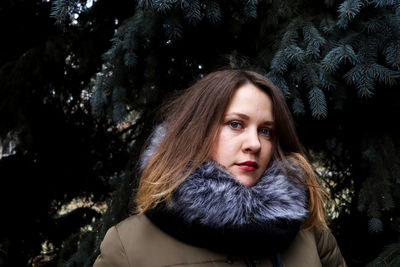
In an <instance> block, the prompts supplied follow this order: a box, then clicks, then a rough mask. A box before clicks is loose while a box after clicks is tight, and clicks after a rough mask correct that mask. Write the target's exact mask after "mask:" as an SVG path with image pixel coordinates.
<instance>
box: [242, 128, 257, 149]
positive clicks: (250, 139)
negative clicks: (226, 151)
mask: <svg viewBox="0 0 400 267" xmlns="http://www.w3.org/2000/svg"><path fill="white" fill-rule="evenodd" d="M246 130H247V131H246V134H245V135H244V140H243V146H242V150H243V152H245V153H257V152H259V151H260V149H261V142H260V139H259V136H258V130H257V129H250V128H248V129H246Z"/></svg>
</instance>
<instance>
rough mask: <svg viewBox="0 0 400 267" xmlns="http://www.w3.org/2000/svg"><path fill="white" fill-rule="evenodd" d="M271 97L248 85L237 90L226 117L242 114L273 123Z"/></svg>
mask: <svg viewBox="0 0 400 267" xmlns="http://www.w3.org/2000/svg"><path fill="white" fill-rule="evenodd" d="M272 108H273V106H272V100H271V97H270V96H269V95H268V94H267V93H266V92H264V91H262V90H261V89H260V88H258V87H256V86H255V85H253V84H250V83H247V84H244V85H242V86H240V87H239V88H238V89H236V91H235V93H234V94H233V97H232V99H231V101H230V102H229V104H228V107H227V109H226V111H225V115H226V116H227V115H232V114H235V113H242V114H244V115H247V116H250V117H252V118H256V119H258V120H263V121H273V119H274V118H273V110H272Z"/></svg>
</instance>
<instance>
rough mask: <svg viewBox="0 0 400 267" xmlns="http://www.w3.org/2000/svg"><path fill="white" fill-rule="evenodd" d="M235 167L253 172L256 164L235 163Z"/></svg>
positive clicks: (256, 166)
mask: <svg viewBox="0 0 400 267" xmlns="http://www.w3.org/2000/svg"><path fill="white" fill-rule="evenodd" d="M236 165H237V166H238V167H239V168H240V169H242V170H245V171H255V170H256V169H257V168H258V164H257V162H255V161H244V162H240V163H236Z"/></svg>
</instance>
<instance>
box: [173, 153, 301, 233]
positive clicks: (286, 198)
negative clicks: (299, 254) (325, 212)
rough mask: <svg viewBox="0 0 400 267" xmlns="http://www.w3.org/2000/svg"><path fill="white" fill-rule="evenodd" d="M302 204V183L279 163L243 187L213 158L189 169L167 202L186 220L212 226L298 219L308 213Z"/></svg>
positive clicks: (238, 225)
mask: <svg viewBox="0 0 400 267" xmlns="http://www.w3.org/2000/svg"><path fill="white" fill-rule="evenodd" d="M306 207H307V194H306V190H305V187H304V186H302V185H299V184H296V183H294V182H292V180H291V179H290V178H288V177H286V176H285V175H284V174H283V173H282V171H281V169H280V167H279V163H275V164H272V166H270V167H269V168H268V169H267V170H266V171H265V172H264V174H263V176H262V177H261V179H260V181H259V182H258V183H257V184H256V185H254V186H253V187H246V186H244V185H242V184H241V183H240V182H239V181H237V180H236V179H235V178H234V177H233V176H232V175H231V174H230V173H229V172H227V171H226V170H225V168H224V167H222V166H221V165H219V164H217V163H216V162H214V161H208V162H206V163H204V164H203V165H202V166H200V167H199V168H198V169H197V170H196V171H195V172H193V173H192V174H191V175H190V176H189V177H188V178H187V179H186V180H185V181H184V182H183V183H182V184H181V185H180V186H179V187H178V188H177V189H176V190H175V191H174V193H173V196H172V199H171V201H169V202H168V205H167V209H169V210H173V211H174V212H176V213H178V214H180V216H181V217H182V219H183V220H185V222H187V223H189V224H191V223H194V222H196V223H198V224H203V225H208V226H210V227H215V228H223V227H233V228H235V227H240V226H242V225H246V224H251V223H254V222H256V223H260V224H261V223H265V222H268V221H276V220H279V219H286V220H300V221H302V220H304V219H305V218H306V217H307V215H308V211H307V208H306Z"/></svg>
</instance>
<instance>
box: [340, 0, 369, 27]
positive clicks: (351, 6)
mask: <svg viewBox="0 0 400 267" xmlns="http://www.w3.org/2000/svg"><path fill="white" fill-rule="evenodd" d="M362 7H363V3H362V1H360V0H347V1H344V2H343V3H342V4H340V6H339V9H338V13H339V20H338V22H337V23H336V24H337V25H338V26H339V27H340V28H342V29H346V28H347V27H348V24H349V23H350V22H351V21H352V20H353V19H354V18H355V17H356V16H357V15H358V14H359V13H360V10H361V8H362Z"/></svg>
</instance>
